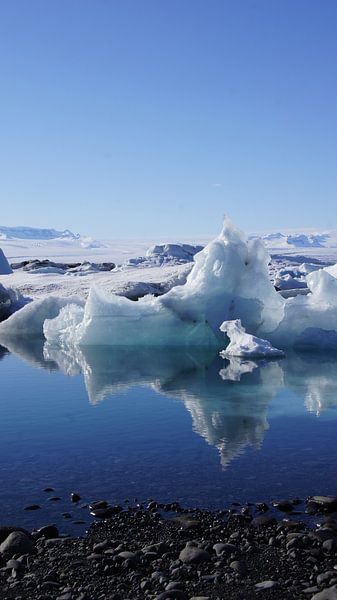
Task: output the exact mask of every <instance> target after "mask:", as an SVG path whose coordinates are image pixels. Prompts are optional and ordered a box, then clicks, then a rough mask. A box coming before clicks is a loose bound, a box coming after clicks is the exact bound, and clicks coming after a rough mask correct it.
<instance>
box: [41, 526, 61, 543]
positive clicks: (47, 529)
mask: <svg viewBox="0 0 337 600" xmlns="http://www.w3.org/2000/svg"><path fill="white" fill-rule="evenodd" d="M37 533H38V534H39V537H44V538H46V539H48V540H49V539H52V538H58V536H59V530H58V529H57V527H55V525H45V526H44V527H40V529H38V530H37Z"/></svg>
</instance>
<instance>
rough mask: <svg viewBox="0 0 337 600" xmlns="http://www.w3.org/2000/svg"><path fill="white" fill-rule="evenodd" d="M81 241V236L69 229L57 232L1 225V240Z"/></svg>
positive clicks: (54, 230)
mask: <svg viewBox="0 0 337 600" xmlns="http://www.w3.org/2000/svg"><path fill="white" fill-rule="evenodd" d="M1 239H2V240H13V239H19V240H55V239H63V240H64V239H67V240H79V239H80V235H79V234H78V233H76V234H75V233H73V232H72V231H69V229H65V230H64V231H57V230H56V229H40V228H38V227H3V226H1V225H0V240H1Z"/></svg>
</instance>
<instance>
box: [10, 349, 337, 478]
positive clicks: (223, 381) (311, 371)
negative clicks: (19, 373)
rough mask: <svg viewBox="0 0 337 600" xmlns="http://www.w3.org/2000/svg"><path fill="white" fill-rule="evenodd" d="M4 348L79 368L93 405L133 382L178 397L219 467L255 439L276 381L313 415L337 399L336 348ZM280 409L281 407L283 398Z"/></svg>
mask: <svg viewBox="0 0 337 600" xmlns="http://www.w3.org/2000/svg"><path fill="white" fill-rule="evenodd" d="M8 349H9V350H10V351H11V352H13V353H15V354H17V355H19V356H20V357H21V358H24V359H25V360H28V361H29V362H30V363H32V364H33V365H35V366H38V367H44V368H46V369H48V370H54V369H57V368H58V369H59V370H60V371H62V372H63V373H64V374H66V375H78V374H80V373H82V374H83V377H84V382H85V386H86V390H87V393H88V398H89V402H90V403H91V404H93V405H96V404H97V403H99V402H101V401H103V400H104V399H105V398H107V397H109V396H110V397H111V396H113V395H116V394H120V393H121V392H122V393H124V392H125V391H126V390H127V389H128V388H130V387H133V386H136V385H137V386H148V387H150V388H152V389H154V390H155V391H156V392H158V393H159V394H161V395H165V396H167V397H170V398H174V399H177V400H180V401H183V402H184V405H185V407H186V409H187V411H188V412H189V414H190V415H191V418H192V427H193V430H194V431H195V432H196V433H197V434H198V435H200V436H201V437H203V438H204V439H205V440H206V442H207V443H208V444H210V445H212V446H214V447H216V448H217V449H218V451H219V454H220V461H221V464H222V466H223V467H224V468H226V467H227V466H228V465H229V463H230V462H231V461H232V460H233V459H235V458H236V457H238V456H240V455H241V454H242V453H243V452H244V451H245V450H246V449H247V448H248V447H252V448H254V449H258V448H260V447H261V444H262V442H263V439H264V435H265V432H266V430H267V429H268V427H269V425H268V420H267V413H268V407H269V405H270V403H271V401H272V400H273V399H274V398H275V396H276V395H277V394H278V392H279V391H281V390H282V389H284V388H288V389H290V390H294V391H295V392H296V394H297V396H298V394H300V399H301V401H303V404H304V406H305V407H306V409H307V410H308V411H309V412H314V413H316V414H317V415H319V414H320V413H321V412H322V411H323V410H324V409H325V408H329V407H331V406H334V405H337V368H336V367H337V356H336V355H334V356H332V355H330V356H326V357H325V356H324V355H320V356H319V357H318V356H317V355H313V354H297V353H295V352H294V353H292V354H290V355H288V356H287V358H285V359H282V360H273V361H270V360H262V361H258V360H257V361H253V360H242V359H239V358H232V357H231V358H230V360H226V361H224V360H222V359H220V358H219V356H218V355H217V352H212V351H209V350H197V349H195V348H193V349H189V350H186V349H185V350H181V349H179V348H176V349H174V348H167V349H166V350H163V349H161V350H160V351H158V349H155V348H142V349H141V348H139V347H135V348H132V347H82V348H81V349H80V348H78V347H77V348H76V347H72V348H69V349H66V348H62V349H61V348H58V347H56V346H50V345H48V344H45V345H44V346H43V345H42V344H41V343H37V342H34V343H33V342H27V341H26V342H22V340H21V341H20V342H19V340H16V342H15V343H14V342H13V341H12V342H11V345H10V347H8ZM299 381H300V386H299ZM288 406H289V405H288ZM281 410H282V413H283V414H285V415H286V414H287V407H286V406H285V407H284V409H283V408H282V401H281Z"/></svg>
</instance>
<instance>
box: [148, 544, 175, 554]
mask: <svg viewBox="0 0 337 600" xmlns="http://www.w3.org/2000/svg"><path fill="white" fill-rule="evenodd" d="M168 550H169V548H168V546H167V544H165V543H164V542H159V543H158V544H151V545H150V546H144V548H142V552H143V553H144V554H148V553H149V552H150V553H153V552H155V553H156V554H164V553H165V552H167V551H168Z"/></svg>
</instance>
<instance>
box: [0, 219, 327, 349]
mask: <svg viewBox="0 0 337 600" xmlns="http://www.w3.org/2000/svg"><path fill="white" fill-rule="evenodd" d="M268 262H269V255H268V253H267V251H266V249H265V247H264V245H263V242H262V241H261V240H259V239H253V240H247V238H246V236H245V235H244V234H243V233H242V232H241V231H239V230H238V229H237V228H235V227H234V226H233V225H232V224H231V223H230V221H229V220H227V219H226V220H225V223H224V227H223V230H222V232H221V234H220V236H219V237H218V238H216V239H215V240H214V241H212V242H211V243H210V244H208V245H207V246H206V247H205V248H204V249H203V250H202V251H200V252H198V253H197V254H196V255H195V256H194V265H193V268H192V270H191V271H190V273H189V275H188V276H187V279H186V283H185V284H184V285H180V286H176V287H173V288H172V289H171V290H170V291H168V292H167V293H166V294H164V295H162V296H160V297H154V296H151V295H146V296H145V297H144V298H141V299H139V300H138V301H137V302H134V301H131V300H128V299H127V298H123V297H120V296H117V295H107V294H105V293H103V292H102V291H101V290H99V289H95V288H93V289H92V290H91V292H90V295H89V298H88V300H87V301H86V303H85V305H84V307H82V305H81V303H80V302H75V301H73V300H72V299H71V298H69V299H68V300H67V299H65V298H63V299H62V301H61V300H60V299H57V298H54V299H53V298H52V297H50V298H48V301H49V304H48V306H49V308H48V310H47V311H46V312H44V308H43V307H45V305H44V304H37V303H36V302H34V303H33V304H32V305H31V308H30V310H31V313H30V312H29V314H28V312H26V313H22V311H20V312H19V313H17V314H14V315H12V316H11V317H10V318H9V319H8V321H6V323H3V324H1V325H0V336H1V335H2V333H3V330H4V328H5V329H6V333H7V334H10V332H11V331H14V332H20V331H23V332H24V333H25V334H26V335H28V334H29V332H30V331H31V333H32V334H33V332H34V334H36V333H37V331H38V329H39V328H40V333H42V328H43V332H44V335H45V337H46V339H47V340H48V342H49V343H50V344H55V345H61V346H72V345H79V346H86V345H109V346H132V345H133V346H137V345H138V346H179V347H189V346H200V347H204V348H205V347H213V348H217V349H219V350H220V349H223V346H224V342H223V336H222V333H221V331H220V329H219V328H220V325H221V324H222V323H223V322H224V321H233V320H236V319H240V321H241V324H242V326H243V327H244V329H245V331H246V332H247V333H249V334H250V335H252V336H256V337H257V338H262V339H263V340H268V341H269V342H270V343H271V344H272V345H273V346H275V347H278V348H281V349H284V348H287V347H290V346H292V347H296V348H317V347H319V348H329V349H331V348H333V349H337V278H336V276H335V275H336V274H337V268H334V267H329V270H328V269H319V270H316V271H313V272H311V273H309V274H308V275H307V278H306V281H307V286H308V289H309V292H310V293H309V294H308V295H307V296H302V295H301V296H296V297H294V298H287V299H285V298H283V297H282V296H281V295H280V294H279V293H278V292H276V290H275V288H274V287H273V285H272V283H271V282H270V279H269V272H268ZM18 324H19V325H18Z"/></svg>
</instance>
